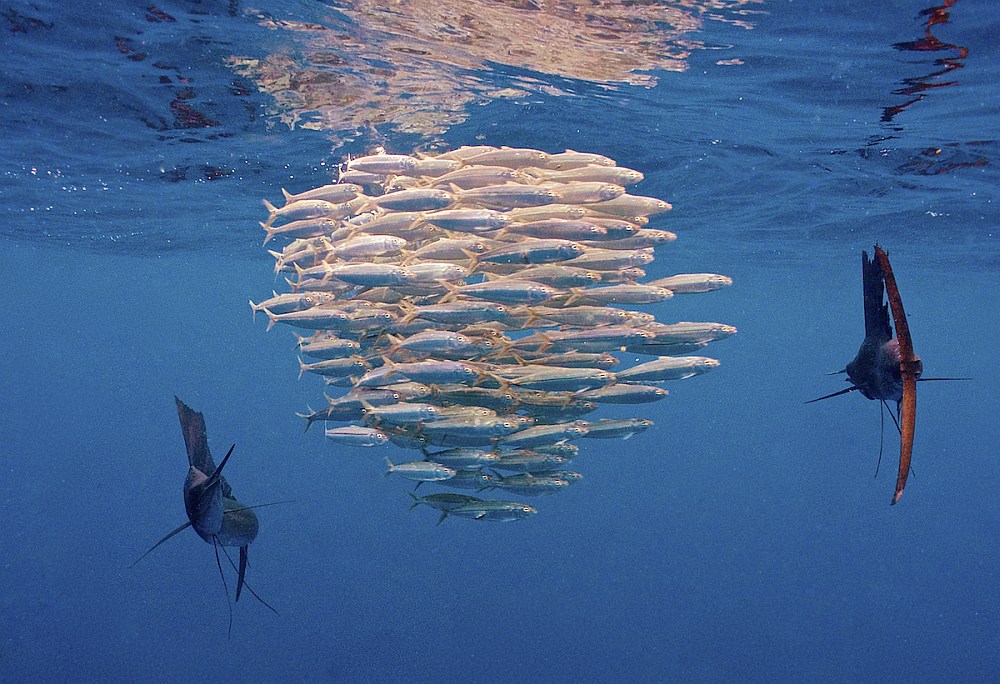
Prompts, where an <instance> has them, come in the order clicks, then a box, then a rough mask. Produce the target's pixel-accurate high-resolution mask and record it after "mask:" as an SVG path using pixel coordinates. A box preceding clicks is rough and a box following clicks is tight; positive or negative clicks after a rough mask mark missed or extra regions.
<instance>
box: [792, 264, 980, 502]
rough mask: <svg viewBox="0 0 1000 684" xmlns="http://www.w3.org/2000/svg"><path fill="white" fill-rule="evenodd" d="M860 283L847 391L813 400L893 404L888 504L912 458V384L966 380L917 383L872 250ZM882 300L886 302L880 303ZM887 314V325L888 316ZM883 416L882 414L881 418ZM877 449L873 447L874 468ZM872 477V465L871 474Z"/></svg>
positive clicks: (914, 361)
mask: <svg viewBox="0 0 1000 684" xmlns="http://www.w3.org/2000/svg"><path fill="white" fill-rule="evenodd" d="M861 280H862V289H863V290H864V306H865V339H864V340H863V341H862V343H861V347H860V348H859V349H858V353H857V354H856V355H855V356H854V358H853V359H852V360H851V362H850V363H848V364H847V366H846V367H845V368H844V370H842V371H837V372H838V373H846V374H847V381H848V382H849V383H851V386H850V387H848V388H846V389H842V390H840V391H839V392H833V393H832V394H827V395H825V396H822V397H819V398H818V399H812V400H810V401H807V402H806V403H807V404H811V403H812V402H814V401H821V400H823V399H829V398H830V397H836V396H839V395H841V394H847V393H848V392H853V391H855V390H858V391H859V392H861V394H862V395H864V396H865V397H866V398H868V399H873V400H877V401H879V402H881V404H882V406H883V407H884V408H888V404H887V403H886V402H888V401H894V402H896V413H895V415H893V413H892V411H891V409H890V410H889V415H890V416H891V417H892V419H893V421H894V422H895V423H896V428H897V429H898V430H899V433H900V452H899V474H898V475H897V477H896V489H895V492H894V493H893V497H892V503H893V504H895V503H896V502H898V501H899V498H900V497H901V496H902V494H903V488H904V487H905V486H906V479H907V477H908V476H909V474H910V458H911V456H912V453H913V436H914V426H915V422H916V404H917V391H916V386H917V382H918V381H929V380H968V379H969V378H922V377H920V376H921V374H922V373H923V370H924V366H923V362H922V361H921V360H920V357H919V356H917V355H916V354H915V353H914V351H913V340H912V339H911V337H910V328H909V325H908V324H907V322H906V313H905V312H904V311H903V301H902V298H901V297H900V295H899V288H898V287H897V286H896V276H895V274H894V273H893V271H892V265H891V264H890V263H889V256H888V255H887V254H886V252H885V250H883V249H882V248H881V247H879V246H878V245H875V258H874V259H872V258H869V256H868V252H864V251H863V252H861ZM885 296H887V297H888V299H889V301H888V303H886V301H885ZM890 310H891V311H892V321H890V319H889V312H890ZM893 322H894V323H895V325H896V337H893V336H892V323H893ZM882 415H884V414H882ZM881 461H882V449H881V447H880V448H879V463H881ZM875 474H876V476H877V475H878V466H876V469H875Z"/></svg>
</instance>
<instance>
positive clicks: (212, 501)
mask: <svg viewBox="0 0 1000 684" xmlns="http://www.w3.org/2000/svg"><path fill="white" fill-rule="evenodd" d="M174 399H175V400H176V402H177V415H178V417H179V418H180V423H181V431H182V432H183V433H184V446H185V447H186V448H187V455H188V473H187V477H186V478H185V479H184V509H185V511H187V517H188V521H187V522H186V523H184V524H183V525H180V526H179V527H177V528H176V529H174V530H171V531H170V532H169V533H167V535H166V536H164V537H163V538H162V539H160V541H158V542H156V543H155V544H154V545H153V546H152V547H151V548H150V549H149V550H148V551H146V553H144V554H143V555H142V556H140V557H139V558H138V559H137V560H136V561H135V563H133V564H132V565H133V566H134V565H135V564H136V563H138V562H139V561H141V560H142V559H143V558H145V557H146V556H147V555H149V553H150V552H152V551H153V549H155V548H156V547H158V546H160V544H162V543H163V542H165V541H167V540H168V539H170V538H171V537H173V536H174V535H176V534H177V533H179V532H181V531H183V530H185V529H187V528H188V527H191V528H193V529H194V531H195V532H197V533H198V536H199V537H201V538H202V539H204V540H205V541H206V542H208V543H209V544H211V545H212V547H213V549H214V550H215V562H216V565H217V566H218V568H219V573H220V575H222V584H223V587H225V589H226V602H227V603H228V602H229V588H228V586H227V585H226V577H225V574H224V573H223V572H222V562H221V560H220V559H219V547H220V546H221V547H227V546H231V547H239V550H240V561H239V568H238V570H237V572H238V578H237V582H236V600H237V601H239V600H240V595H241V594H242V592H243V587H244V586H246V588H247V590H248V591H249V592H250V593H251V594H253V596H254V598H256V599H257V600H258V601H260V602H261V603H262V604H264V605H265V606H267V607H268V608H269V609H270V610H271V611H273V612H274V613H276V614H277V611H276V610H274V608H272V607H271V606H270V605H268V603H267V602H266V601H264V600H263V599H262V598H261V597H260V596H258V595H257V593H256V592H254V590H253V589H251V588H250V586H249V585H247V584H246V569H247V549H248V547H249V546H250V544H251V542H253V540H254V539H256V537H257V532H258V530H259V529H260V523H259V522H258V520H257V515H256V514H255V513H254V512H253V509H252V507H250V506H245V505H243V504H242V503H240V502H239V500H237V499H236V497H235V496H234V495H233V489H232V487H230V486H229V483H228V482H227V481H226V478H225V477H223V475H222V470H223V469H224V468H225V467H226V463H228V462H229V458H230V456H232V455H233V449H235V448H236V445H235V444H233V445H232V446H231V447H229V451H228V452H226V456H225V458H223V459H222V463H220V464H219V465H218V467H216V465H215V461H214V460H213V459H212V452H211V451H209V448H208V434H207V432H206V429H205V417H204V416H203V415H202V414H201V413H198V412H197V411H193V410H192V409H191V408H189V407H188V406H186V405H185V404H184V402H182V401H181V400H180V399H178V398H177V397H174ZM223 553H225V548H223ZM226 558H227V559H229V555H228V554H226ZM229 560H230V563H232V560H231V559H229ZM234 567H235V566H234ZM232 626H233V614H232V606H231V605H230V610H229V630H230V632H232Z"/></svg>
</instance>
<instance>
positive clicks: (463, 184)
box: [433, 165, 531, 190]
mask: <svg viewBox="0 0 1000 684" xmlns="http://www.w3.org/2000/svg"><path fill="white" fill-rule="evenodd" d="M530 180H531V179H530V177H529V176H527V175H525V174H523V173H521V172H520V171H518V170H516V169H511V168H507V167H505V166H482V165H476V166H465V167H462V168H460V169H458V170H456V171H452V172H451V173H446V174H445V175H443V176H438V177H437V178H435V179H434V183H433V186H434V187H443V188H447V187H449V186H452V185H453V186H455V187H458V188H461V189H462V190H469V189H471V188H482V187H485V186H487V185H503V184H504V183H528V182H530Z"/></svg>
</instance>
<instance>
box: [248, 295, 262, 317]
mask: <svg viewBox="0 0 1000 684" xmlns="http://www.w3.org/2000/svg"><path fill="white" fill-rule="evenodd" d="M248 301H249V302H250V310H251V311H253V320H255V321H256V320H257V312H258V311H260V309H261V308H263V307H260V308H258V306H259V305H257V304H254V303H253V300H252V299H250V300H248Z"/></svg>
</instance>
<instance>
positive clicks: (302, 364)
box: [297, 356, 306, 380]
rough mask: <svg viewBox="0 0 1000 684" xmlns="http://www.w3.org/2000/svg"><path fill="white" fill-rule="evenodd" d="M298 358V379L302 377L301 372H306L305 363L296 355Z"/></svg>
mask: <svg viewBox="0 0 1000 684" xmlns="http://www.w3.org/2000/svg"><path fill="white" fill-rule="evenodd" d="M297 358H298V360H299V378H298V379H299V380H301V379H302V374H303V373H305V372H306V364H305V363H303V362H302V357H301V356H299V357H297Z"/></svg>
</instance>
